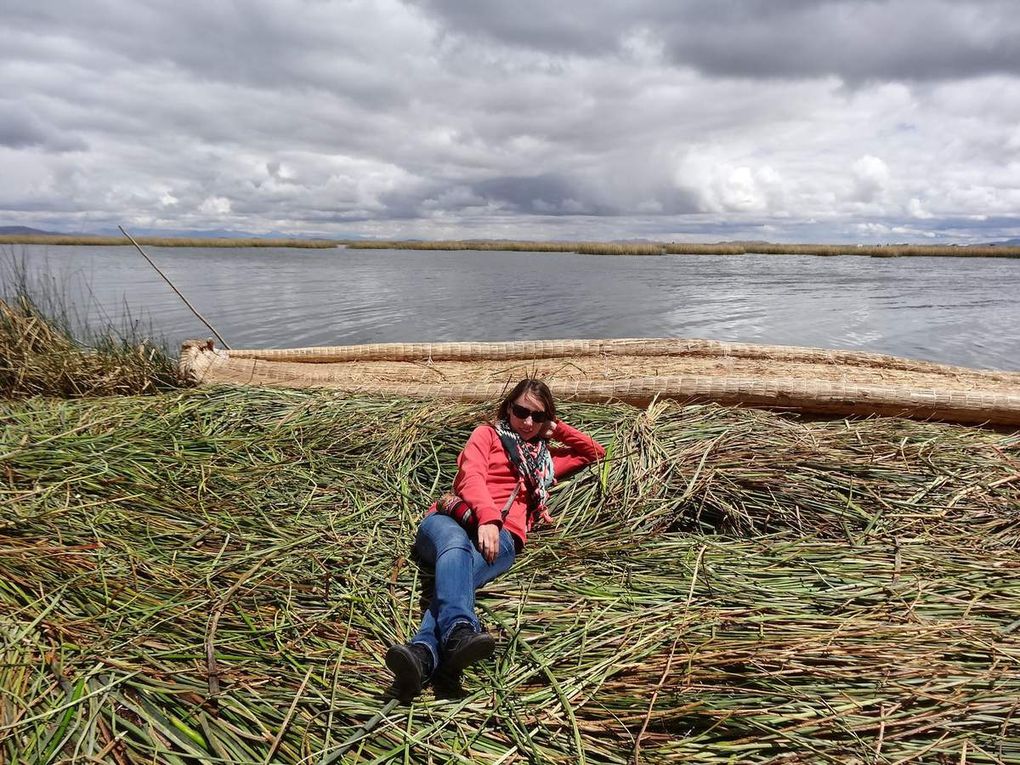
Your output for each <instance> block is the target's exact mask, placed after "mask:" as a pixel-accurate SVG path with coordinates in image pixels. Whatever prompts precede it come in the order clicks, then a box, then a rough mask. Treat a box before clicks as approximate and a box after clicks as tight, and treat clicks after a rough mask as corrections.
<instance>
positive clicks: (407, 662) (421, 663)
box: [386, 643, 432, 698]
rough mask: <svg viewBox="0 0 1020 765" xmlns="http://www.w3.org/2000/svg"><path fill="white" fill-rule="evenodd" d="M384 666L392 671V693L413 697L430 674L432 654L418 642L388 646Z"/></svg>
mask: <svg viewBox="0 0 1020 765" xmlns="http://www.w3.org/2000/svg"><path fill="white" fill-rule="evenodd" d="M386 666H387V667H389V670H390V672H392V673H393V691H394V693H395V694H396V695H397V696H399V697H401V698H410V697H414V696H417V695H418V694H419V693H421V689H422V688H423V687H424V686H425V683H427V682H428V680H429V676H430V675H431V674H432V654H431V653H430V652H429V649H428V648H426V647H425V646H423V645H419V644H418V643H411V644H410V645H394V646H390V649H389V650H388V651H387V652H386Z"/></svg>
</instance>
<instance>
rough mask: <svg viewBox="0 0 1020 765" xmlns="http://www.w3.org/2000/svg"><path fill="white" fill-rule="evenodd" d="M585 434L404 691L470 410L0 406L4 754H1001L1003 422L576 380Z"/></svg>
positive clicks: (1008, 717)
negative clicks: (576, 454) (437, 657)
mask: <svg viewBox="0 0 1020 765" xmlns="http://www.w3.org/2000/svg"><path fill="white" fill-rule="evenodd" d="M563 409H564V412H563V414H564V416H565V417H566V418H568V419H569V420H570V421H571V422H573V423H575V424H577V425H578V426H579V427H582V428H584V429H586V430H588V431H589V432H592V433H594V434H595V435H596V436H597V437H598V438H599V439H600V440H602V442H603V443H605V444H606V445H607V446H608V447H609V456H608V459H607V460H606V462H605V463H604V464H603V465H601V466H598V467H595V468H592V469H589V470H587V471H585V472H583V473H582V474H580V475H579V476H576V477H575V478H573V479H571V480H569V481H566V482H563V483H562V484H561V485H560V486H558V487H557V488H556V490H555V491H554V501H553V511H554V515H555V516H556V517H557V518H558V519H559V523H558V525H557V526H556V527H553V528H547V529H544V530H542V531H538V532H537V533H536V534H535V535H534V538H533V539H531V540H529V546H528V548H527V550H526V551H525V552H524V553H523V554H522V558H521V559H520V560H519V561H518V562H517V564H516V565H515V567H514V568H513V569H512V570H511V572H510V573H509V574H507V575H506V576H505V577H504V578H502V579H500V580H497V582H495V583H493V584H491V585H489V586H488V587H487V588H486V590H485V591H484V592H483V593H482V594H481V595H480V598H479V605H480V608H481V611H482V614H483V620H484V622H485V623H486V624H487V625H488V627H489V629H490V630H492V631H493V632H494V633H495V634H496V636H497V639H498V642H499V649H498V652H497V658H496V659H495V661H493V662H491V663H488V664H486V665H483V666H481V667H479V668H477V669H474V670H470V671H469V672H468V673H467V675H466V677H465V684H464V685H465V687H464V693H463V694H461V695H448V696H442V695H440V696H439V697H437V696H436V694H434V693H433V692H432V691H431V690H428V691H426V693H425V694H424V695H423V696H422V697H421V698H420V699H419V700H417V701H415V702H414V703H413V704H409V705H405V704H398V703H397V702H396V701H395V700H391V699H388V698H387V697H386V696H385V695H384V693H383V690H384V688H385V686H386V681H387V672H386V670H385V668H384V666H383V663H382V656H383V653H384V650H385V647H386V646H387V645H388V644H389V643H390V642H393V641H400V640H405V639H406V638H407V637H408V636H409V635H410V634H411V632H412V631H413V630H414V628H415V624H416V621H417V619H418V616H419V613H420V607H421V597H422V596H423V594H424V593H425V592H427V587H428V576H427V572H424V571H421V570H419V569H418V568H417V567H416V566H415V565H414V564H413V563H411V562H410V561H409V559H408V552H409V543H410V539H411V535H412V533H413V529H414V528H415V525H416V523H417V521H418V519H419V518H420V516H421V513H422V510H423V507H424V506H425V505H426V503H427V501H428V498H429V497H431V496H433V495H435V493H436V492H437V491H438V490H440V489H441V488H443V487H445V486H446V485H448V484H449V482H450V481H451V480H452V477H453V473H454V470H455V459H456V455H457V452H458V450H459V448H460V446H461V445H462V444H463V442H464V440H465V439H466V437H467V435H468V434H469V433H470V431H471V428H472V427H473V426H474V424H475V423H477V422H478V421H479V419H480V418H481V417H483V416H484V414H485V410H484V409H483V408H480V407H478V406H474V405H463V404H450V403H443V402H420V401H414V402H412V401H406V400H399V399H366V398H358V399H351V398H344V397H342V396H340V395H338V394H335V393H330V392H324V391H317V392H297V391H279V390H277V391H270V390H251V389H248V390H241V389H213V390H192V391H179V392H176V393H172V394H165V395H160V396H147V397H113V398H107V399H102V400H98V399H83V400H56V399H42V398H34V399H28V400H23V401H8V402H0V425H2V428H3V431H2V438H0V464H2V467H0V481H2V483H0V508H2V509H0V634H2V635H3V639H2V642H0V655H2V657H3V659H2V661H0V689H2V691H0V760H3V761H6V762H10V763H28V762H31V763H41V762H65V761H72V762H103V763H117V764H118V765H123V764H124V763H134V762H154V761H155V762H160V763H196V762H207V763H223V762H231V763H241V762H244V763H267V762H286V763H333V762H343V763H390V762H397V763H411V762H414V763H417V762H436V763H444V762H462V763H469V762H470V763H510V762H550V763H579V762H581V763H632V762H650V763H651V762H669V761H675V762H704V763H723V762H754V763H758V762H827V761H828V762H851V761H854V762H882V763H885V762H888V763H893V762H900V763H905V762H953V763H957V762H983V763H984V762H987V763H995V762H1010V761H1018V760H1020V743H1018V742H1020V730H1018V723H1017V722H1016V715H1017V711H1018V706H1020V701H1018V700H1020V666H1018V662H1020V640H1018V638H1017V629H1018V627H1020V555H1018V551H1017V541H1018V539H1017V529H1018V520H1020V434H1012V435H1008V434H1002V433H995V432H992V431H984V430H978V429H971V428H961V427H954V426H946V425H936V424H927V423H916V422H906V421H892V420H865V421H856V422H846V421H836V422H800V421H797V420H795V419H791V418H790V417H784V416H781V415H777V414H770V413H763V412H754V411H746V410H727V409H724V408H721V407H716V406H687V407H681V406H679V405H676V404H673V403H663V404H658V405H655V406H653V407H651V408H649V409H647V410H639V409H634V408H631V407H627V406H594V405H569V406H565V407H564V408H563Z"/></svg>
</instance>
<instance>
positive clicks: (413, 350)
mask: <svg viewBox="0 0 1020 765" xmlns="http://www.w3.org/2000/svg"><path fill="white" fill-rule="evenodd" d="M180 364H181V369H182V371H183V372H184V373H185V374H187V375H188V376H189V377H190V378H191V379H193V380H194V381H195V382H196V383H198V384H200V385H213V384H227V385H254V386H272V387H288V388H292V387H301V388H305V387H324V388H334V389H338V390H342V391H345V392H348V393H352V394H361V395H365V394H369V395H371V394H378V395H395V396H407V397H415V398H433V397H442V398H450V399H457V400H467V401H481V400H492V399H495V398H497V397H499V396H500V395H501V394H502V393H504V392H505V391H506V390H508V388H509V387H510V386H512V385H513V383H514V382H516V380H518V379H519V378H521V377H522V376H525V375H531V376H536V377H540V378H542V379H544V380H545V381H546V382H548V383H549V385H550V387H551V388H552V391H553V393H554V394H555V395H556V396H557V398H559V399H562V400H568V401H587V402H611V401H621V402H626V403H631V404H635V405H646V404H648V403H649V402H651V401H653V400H654V399H656V398H670V399H677V400H681V401H691V402H695V401H714V402H717V403H719V404H724V405H728V406H748V407H759V408H767V409H774V410H790V411H797V412H804V413H807V414H812V415H840V416H845V415H882V416H898V417H910V418H913V419H923V420H929V419H930V420H940V421H943V422H956V423H966V424H988V425H994V426H1020V372H1000V371H993V370H982V369H971V368H969V367H960V366H949V365H945V364H937V363H934V362H929V361H920V360H914V359H907V358H901V357H898V356H888V355H884V354H877V353H865V352H859V351H842V350H826V349H820V348H800V347H794V346H776V345H753V344H748V343H724V342H717V341H711V340H696V339H683V338H662V339H645V338H634V339H619V340H544V341H526V342H485V343H482V342H477V343H476V342H470V343H381V344H372V345H348V346H334V347H312V348H291V349H264V350H225V349H220V348H216V347H215V346H214V345H213V343H212V341H209V340H191V341H187V342H186V343H184V345H183V347H182V350H181V358H180Z"/></svg>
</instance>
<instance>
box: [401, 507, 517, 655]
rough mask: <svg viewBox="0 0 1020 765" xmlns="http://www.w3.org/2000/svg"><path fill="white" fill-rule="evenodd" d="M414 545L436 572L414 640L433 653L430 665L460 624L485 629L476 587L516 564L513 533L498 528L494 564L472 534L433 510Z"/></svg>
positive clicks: (412, 640) (419, 529)
mask: <svg viewBox="0 0 1020 765" xmlns="http://www.w3.org/2000/svg"><path fill="white" fill-rule="evenodd" d="M414 549H415V552H416V553H417V555H418V560H419V562H421V563H424V564H427V565H430V566H431V567H432V568H433V570H434V571H435V576H436V581H435V592H434V594H433V596H432V602H431V603H429V607H428V610H427V611H426V612H425V617H424V618H423V619H422V622H421V627H420V628H419V629H418V632H417V633H416V634H415V636H414V637H413V638H411V643H418V644H420V645H424V646H426V647H427V648H428V649H429V651H430V652H431V653H432V666H433V668H436V667H438V666H439V662H440V647H441V646H442V645H443V643H444V642H446V639H447V638H448V637H449V636H450V633H451V632H453V630H454V628H455V627H456V626H458V625H460V624H467V625H470V626H471V628H472V629H473V630H474V631H475V632H480V631H481V625H480V624H479V623H478V617H476V616H475V590H476V589H478V588H479V587H481V586H482V585H483V584H485V583H486V582H491V581H492V580H493V579H495V578H496V577H497V576H499V575H500V574H502V573H503V572H504V571H506V570H507V569H508V568H510V565H511V564H512V563H513V562H514V558H515V557H516V555H517V553H516V550H515V548H514V538H513V535H512V534H511V533H510V532H509V531H507V530H506V529H500V532H499V555H498V556H496V559H495V560H494V561H493V562H492V563H486V561H485V558H483V557H482V554H481V553H480V552H478V548H477V547H476V546H475V542H474V535H473V534H471V535H468V533H467V532H466V531H465V530H464V527H463V526H461V525H460V524H459V523H457V521H455V520H454V519H453V518H451V517H450V516H448V515H442V514H440V513H432V514H431V515H428V516H426V517H425V520H423V521H422V522H421V525H420V526H418V536H417V538H416V539H415V542H414Z"/></svg>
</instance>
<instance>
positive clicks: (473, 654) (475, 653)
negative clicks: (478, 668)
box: [444, 635, 496, 672]
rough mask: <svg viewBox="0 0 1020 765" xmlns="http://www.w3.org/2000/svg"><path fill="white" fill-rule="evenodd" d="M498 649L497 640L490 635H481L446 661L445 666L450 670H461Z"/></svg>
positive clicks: (486, 657)
mask: <svg viewBox="0 0 1020 765" xmlns="http://www.w3.org/2000/svg"><path fill="white" fill-rule="evenodd" d="M495 650H496V641H495V640H493V639H492V638H491V637H489V636H488V635H481V636H479V637H476V638H475V639H474V640H472V641H471V642H469V643H468V644H467V645H466V646H464V647H463V648H459V649H457V651H456V652H455V653H454V654H453V655H452V656H450V657H449V658H448V659H447V660H446V661H445V663H444V664H445V668H446V670H447V671H450V672H460V671H461V670H464V669H466V668H467V667H468V666H470V665H471V664H474V663H475V662H478V661H482V660H483V659H488V658H489V657H490V656H492V654H493V652H494V651H495Z"/></svg>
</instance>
